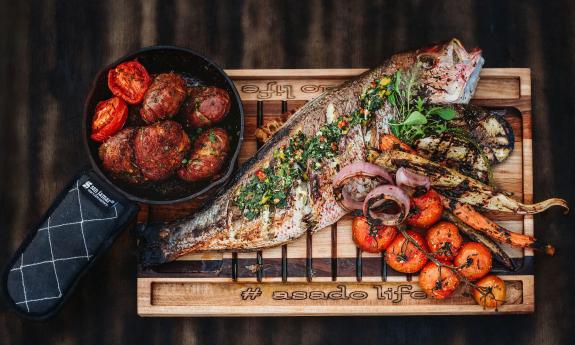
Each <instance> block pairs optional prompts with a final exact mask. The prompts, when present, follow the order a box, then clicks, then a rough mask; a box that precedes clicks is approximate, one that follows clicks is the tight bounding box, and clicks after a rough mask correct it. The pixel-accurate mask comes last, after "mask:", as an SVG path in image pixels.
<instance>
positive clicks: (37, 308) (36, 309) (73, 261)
mask: <svg viewBox="0 0 575 345" xmlns="http://www.w3.org/2000/svg"><path fill="white" fill-rule="evenodd" d="M137 212H138V207H137V205H136V204H135V203H134V202H132V201H130V200H128V199H126V198H125V197H123V196H122V195H120V194H119V193H117V192H115V191H113V190H112V189H111V188H109V187H107V184H106V183H105V182H103V181H102V180H101V179H99V178H98V177H97V176H96V175H95V174H94V173H93V172H92V171H85V172H83V173H81V174H79V175H78V176H77V177H76V178H75V179H74V180H73V181H72V182H71V183H70V184H69V185H68V186H67V187H66V189H65V190H64V192H62V193H61V194H60V195H59V196H58V198H57V199H56V201H55V202H54V204H53V205H52V207H51V208H50V209H49V210H48V212H47V213H46V214H45V215H44V216H43V218H42V219H43V220H42V221H41V223H40V225H39V226H37V227H35V228H34V229H33V230H32V231H31V232H30V234H29V235H28V237H27V238H26V239H25V241H24V243H22V245H21V246H20V248H19V249H18V251H17V252H16V254H15V255H14V257H13V258H12V260H11V261H10V263H9V264H8V267H7V268H6V270H5V272H4V275H3V283H4V290H5V292H6V295H7V299H8V301H9V303H10V304H11V306H12V307H13V309H15V311H16V312H17V313H19V314H21V315H23V316H25V317H27V318H31V319H46V318H48V317H50V316H51V315H53V314H54V313H55V312H56V311H57V310H58V309H59V308H60V306H61V305H62V303H63V302H64V301H65V300H66V298H67V296H69V295H70V292H71V291H72V290H73V287H74V285H75V284H76V282H77V281H78V278H79V277H80V276H81V275H82V273H84V272H85V271H87V270H88V268H89V267H90V266H91V265H92V264H93V263H94V261H95V259H96V258H97V257H98V256H99V255H100V254H102V253H103V252H104V250H105V249H106V248H107V247H108V246H109V245H110V244H112V242H113V241H114V239H115V238H116V237H117V236H118V234H120V232H121V231H122V230H123V229H124V228H125V227H126V226H127V225H128V224H129V223H130V222H131V221H132V220H133V219H134V218H135V216H136V214H137Z"/></svg>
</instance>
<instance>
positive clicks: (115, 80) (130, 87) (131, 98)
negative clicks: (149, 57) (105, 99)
mask: <svg viewBox="0 0 575 345" xmlns="http://www.w3.org/2000/svg"><path fill="white" fill-rule="evenodd" d="M151 82H152V80H151V78H150V75H149V74H148V71H146V68H145V67H144V66H142V64H141V63H139V62H138V61H136V60H134V61H127V62H124V63H121V64H119V65H118V66H116V68H113V69H111V70H110V71H109V72H108V88H110V91H112V93H113V94H114V96H117V97H120V98H121V99H123V100H124V101H126V103H129V104H138V103H140V102H141V101H142V99H143V98H144V94H145V93H146V90H148V87H149V86H150V84H151Z"/></svg>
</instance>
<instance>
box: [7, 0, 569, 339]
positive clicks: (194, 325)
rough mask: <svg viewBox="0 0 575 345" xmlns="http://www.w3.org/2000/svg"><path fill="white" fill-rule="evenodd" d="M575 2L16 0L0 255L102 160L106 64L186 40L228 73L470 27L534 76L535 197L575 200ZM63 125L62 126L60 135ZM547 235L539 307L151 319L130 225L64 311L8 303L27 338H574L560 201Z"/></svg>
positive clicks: (332, 64)
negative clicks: (86, 128) (450, 313)
mask: <svg viewBox="0 0 575 345" xmlns="http://www.w3.org/2000/svg"><path fill="white" fill-rule="evenodd" d="M574 11H575V4H574V3H573V2H572V1H569V0H557V1H536V0H527V1H513V0H487V1H485V0H483V1H471V0H448V1H441V2H437V1H386V0H374V1H372V0H363V1H337V2H336V1H333V2H332V1H324V0H313V1H297V2H294V1H275V2H268V3H266V4H265V5H261V2H260V1H253V0H252V1H247V0H246V1H234V2H229V3H228V2H219V1H218V2H216V1H209V0H197V1H193V2H189V1H184V0H144V1H133V0H123V1H116V0H98V1H66V2H64V1H56V0H46V1H41V2H40V1H30V2H26V1H3V2H2V11H0V116H1V122H0V123H1V124H0V143H1V145H0V150H1V151H0V157H1V159H0V191H1V193H0V219H1V220H2V221H1V222H0V248H1V249H2V250H1V251H0V263H2V264H3V263H5V262H6V261H7V260H8V258H9V256H10V255H11V254H12V252H13V251H14V250H15V249H16V247H17V246H18V244H19V243H20V242H21V241H22V239H23V238H24V236H25V234H26V231H27V229H28V228H29V227H30V226H32V225H33V224H34V223H35V222H36V221H37V220H38V219H39V217H40V215H41V214H42V213H43V212H44V211H45V210H46V209H47V208H48V206H49V204H50V202H51V200H53V198H54V197H55V196H56V195H57V193H58V192H59V191H60V190H61V188H62V187H63V186H64V185H65V184H66V182H67V180H68V179H69V178H70V177H71V176H72V175H73V174H74V172H76V171H77V169H78V168H79V167H80V166H81V165H83V164H87V162H88V161H87V158H86V157H85V156H84V153H83V152H82V150H81V149H80V147H81V137H82V136H81V133H80V130H79V129H80V128H81V111H82V104H83V101H84V97H85V95H86V92H87V90H88V88H89V85H90V82H91V80H92V78H93V76H94V74H95V73H96V72H97V71H98V69H99V68H100V67H101V66H103V65H105V64H106V63H109V62H111V61H113V60H114V59H115V58H117V57H118V56H120V55H122V54H124V53H125V52H128V51H130V50H134V49H137V48H139V47H142V46H146V45H151V44H157V43H162V44H176V45H180V46H184V47H189V48H192V49H194V50H196V51H199V52H201V53H203V54H205V55H207V56H210V57H211V58H213V59H214V60H215V61H216V62H217V63H219V64H220V65H222V66H224V67H225V68H299V69H308V68H314V69H315V68H350V67H352V68H366V67H374V66H376V65H377V64H378V63H379V62H381V61H382V60H383V59H384V58H385V57H387V56H389V55H391V54H392V53H393V52H396V51H399V50H404V49H410V48H415V47H418V46H420V45H422V44H425V43H428V42H430V41H435V40H443V39H446V38H449V37H453V36H457V37H459V38H461V39H462V40H463V41H464V42H465V44H466V45H467V46H480V47H482V48H483V50H484V55H485V58H486V67H530V68H531V69H532V71H533V74H532V75H533V79H532V98H533V136H532V138H533V139H532V140H533V143H534V145H533V157H534V160H533V170H534V183H533V185H534V186H535V188H534V191H533V192H534V200H541V199H543V198H546V197H551V196H555V195H557V196H562V197H565V198H567V199H568V201H569V202H570V203H571V204H573V202H574V201H575V199H574V198H573V195H574V193H575V187H574V185H573V182H572V181H573V176H575V160H573V159H570V157H572V156H573V153H574V151H573V138H572V133H573V132H575V117H574V116H573V115H572V112H573V109H575V98H574V97H573V88H572V86H571V85H572V83H573V78H574V76H575V70H574V66H575V48H574V47H573V45H572V44H570V43H569V42H570V38H571V37H573V34H575V25H574V23H573V20H572V18H573V16H574ZM48 131H50V132H48ZM534 218H535V227H534V231H535V234H536V235H537V236H538V237H540V238H541V239H542V240H544V241H546V242H551V243H554V244H556V245H557V247H558V253H557V255H556V257H554V258H545V257H540V256H537V255H536V265H535V269H536V275H537V276H538V277H541V279H538V280H537V282H536V284H535V288H536V291H537V297H536V305H537V309H536V312H535V314H534V315H532V316H505V317H433V318H429V317H409V318H387V319H385V320H382V319H380V318H377V317H374V318H365V317H355V318H353V317H338V318H291V319H285V318H241V319H238V318H234V319H229V318H199V319H177V320H175V319H142V318H139V317H137V316H136V300H135V298H134V296H135V292H136V278H135V275H136V269H135V263H136V259H135V255H134V252H135V243H134V240H133V238H132V237H131V235H130V234H129V233H128V232H126V233H124V234H123V235H122V236H121V237H120V238H119V239H118V241H117V242H116V243H115V244H114V246H113V247H112V248H111V250H110V251H109V252H108V254H106V255H105V256H103V257H102V258H101V260H100V261H99V262H98V263H97V264H96V265H95V267H94V269H93V270H92V271H91V272H89V273H88V274H87V275H86V276H85V278H84V279H83V280H82V282H81V283H80V284H79V285H78V290H77V291H76V293H75V294H74V295H73V296H72V297H71V298H70V300H69V302H68V303H67V305H66V306H65V307H64V308H63V309H62V311H61V312H60V313H59V314H58V315H57V316H56V317H55V318H54V319H53V320H51V321H49V322H46V323H33V322H27V321H23V320H21V319H19V318H18V317H16V316H15V315H14V314H11V313H9V312H7V311H6V310H5V309H4V308H1V309H0V339H2V341H3V342H5V343H11V344H37V343H62V344H95V343H101V342H104V341H107V342H110V343H121V344H130V343H137V344H145V343H182V344H183V343H191V344H194V343H201V344H218V343H229V341H230V339H233V340H234V341H235V342H236V343H237V344H271V343H278V344H301V343H309V344H319V343H329V344H350V343H375V342H380V341H382V342H383V341H386V342H390V343H398V344H404V343H410V342H413V341H415V340H416V341H418V342H420V343H426V344H463V343H468V344H486V343H491V344H515V343H516V344H567V343H570V342H571V341H572V339H574V338H575V328H574V327H572V325H573V322H575V308H574V306H575V295H574V294H573V293H572V287H573V286H574V284H575V268H574V266H573V262H575V234H574V233H573V232H572V231H569V230H570V229H573V228H575V219H574V218H573V216H567V217H564V216H562V215H561V212H560V211H558V210H550V211H548V212H546V213H544V214H542V215H537V216H535V217H534Z"/></svg>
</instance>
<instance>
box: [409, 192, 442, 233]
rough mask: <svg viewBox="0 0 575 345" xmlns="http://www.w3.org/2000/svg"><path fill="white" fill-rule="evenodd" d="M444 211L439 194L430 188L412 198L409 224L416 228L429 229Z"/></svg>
mask: <svg viewBox="0 0 575 345" xmlns="http://www.w3.org/2000/svg"><path fill="white" fill-rule="evenodd" d="M442 212H443V205H442V204H441V199H440V198H439V195H438V194H437V193H436V192H435V191H434V190H433V189H430V190H428V191H427V193H425V194H423V195H420V196H416V197H413V198H411V210H410V212H409V216H408V218H407V224H409V225H410V226H413V227H416V228H422V229H427V228H429V227H430V226H432V225H433V224H435V223H436V222H437V221H438V220H439V219H440V218H441V213H442Z"/></svg>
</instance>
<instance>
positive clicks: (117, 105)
mask: <svg viewBox="0 0 575 345" xmlns="http://www.w3.org/2000/svg"><path fill="white" fill-rule="evenodd" d="M127 118H128V106H127V105H126V102H124V101H123V100H122V99H121V98H119V97H112V98H110V99H107V100H105V101H101V102H99V103H98V104H97V105H96V111H95V112H94V117H93V118H92V135H91V136H90V138H92V140H95V141H104V140H106V139H108V138H109V137H111V136H112V135H114V134H116V133H117V132H118V131H120V129H122V127H124V124H125V123H126V119H127Z"/></svg>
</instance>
